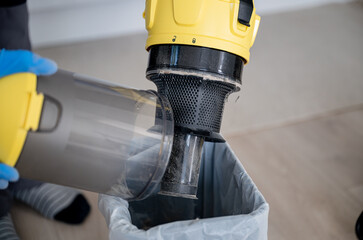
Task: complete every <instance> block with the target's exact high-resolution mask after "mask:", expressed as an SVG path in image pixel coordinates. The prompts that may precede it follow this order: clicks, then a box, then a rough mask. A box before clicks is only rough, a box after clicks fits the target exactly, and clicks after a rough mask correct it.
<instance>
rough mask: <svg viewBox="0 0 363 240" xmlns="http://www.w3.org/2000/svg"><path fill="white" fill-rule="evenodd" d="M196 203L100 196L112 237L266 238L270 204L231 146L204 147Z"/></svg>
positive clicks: (182, 239)
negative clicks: (126, 199)
mask: <svg viewBox="0 0 363 240" xmlns="http://www.w3.org/2000/svg"><path fill="white" fill-rule="evenodd" d="M202 155H203V156H202V164H201V172H200V178H199V183H198V184H199V187H198V194H197V197H198V199H195V200H194V199H184V198H176V197H169V196H163V195H154V196H152V197H149V198H147V199H145V200H142V201H133V202H129V203H128V202H127V201H125V200H122V199H120V198H116V197H111V196H105V195H101V196H100V199H99V208H100V210H101V212H102V213H103V215H104V216H105V218H106V221H107V223H108V226H109V229H110V239H112V240H116V239H133V240H134V239H158V240H159V239H173V240H186V239H193V240H194V239H223V240H225V239H248V240H252V239H253V240H255V239H267V226H268V212H269V206H268V204H267V202H266V201H265V199H264V197H263V196H262V194H261V193H260V192H259V190H258V189H257V187H256V185H255V184H254V183H253V181H252V179H251V178H250V177H249V176H248V174H247V173H246V171H245V170H244V168H243V166H242V164H241V163H240V161H239V160H238V158H237V157H236V155H235V154H234V153H233V151H232V150H231V148H230V146H229V145H228V144H227V143H205V145H204V149H203V153H202Z"/></svg>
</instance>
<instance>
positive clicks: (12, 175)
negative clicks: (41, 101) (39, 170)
mask: <svg viewBox="0 0 363 240" xmlns="http://www.w3.org/2000/svg"><path fill="white" fill-rule="evenodd" d="M56 71H57V64H56V63H55V62H54V61H52V60H49V59H46V58H42V57H40V56H39V55H37V54H34V53H32V52H30V51H27V50H5V49H2V50H1V51H0V78H2V77H4V76H7V75H10V74H13V73H20V72H32V73H35V74H36V75H50V74H53V73H55V72H56ZM0 81H1V79H0ZM0 161H1V159H0ZM18 179H19V173H18V171H17V170H16V169H15V168H12V167H10V166H8V165H5V164H3V163H0V189H6V188H7V187H8V185H9V182H15V181H17V180H18Z"/></svg>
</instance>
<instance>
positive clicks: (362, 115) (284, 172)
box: [13, 107, 363, 240]
mask: <svg viewBox="0 0 363 240" xmlns="http://www.w3.org/2000/svg"><path fill="white" fill-rule="evenodd" d="M227 140H228V142H229V144H230V145H231V146H232V149H234V151H235V153H236V154H237V156H238V157H239V159H240V160H241V162H242V163H243V165H244V167H245V168H246V170H247V172H248V173H249V174H250V175H251V177H252V179H254V181H255V183H256V184H257V186H258V187H259V189H260V190H261V192H262V193H263V195H264V196H265V198H266V200H267V201H268V202H269V204H270V217H269V239H273V240H274V239H276V240H277V239H279V240H283V239H286V240H287V239H289V240H290V239H295V240H297V239H329V240H330V239H355V236H354V224H355V221H356V219H357V217H358V215H359V213H360V212H361V211H362V210H363V107H359V108H357V109H355V110H351V111H342V112H338V113H332V114H330V115H327V116H324V117H321V118H318V119H313V120H310V121H305V122H300V123H296V124H290V125H287V126H281V127H278V128H273V129H265V130H263V131H259V132H255V133H249V134H242V135H238V134H237V135H236V136H231V137H228V138H227ZM87 197H88V199H89V200H90V202H91V204H92V206H93V210H92V215H91V217H90V218H88V220H87V221H86V222H85V223H84V224H83V225H81V226H68V225H65V224H61V223H57V222H54V221H49V220H46V219H44V218H42V217H41V216H40V215H38V214H35V213H34V212H33V211H32V210H30V209H28V208H26V207H25V206H23V205H19V204H18V205H16V206H15V208H14V209H13V217H14V220H15V222H16V227H17V230H18V232H19V233H20V236H21V237H22V239H24V240H29V239H37V240H43V239H57V240H58V239H59V240H66V239H79V240H81V239H107V228H106V225H105V222H104V219H103V217H102V216H101V215H100V213H99V212H98V209H97V196H96V195H95V194H91V193H87Z"/></svg>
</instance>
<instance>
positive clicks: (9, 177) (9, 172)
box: [0, 163, 19, 189]
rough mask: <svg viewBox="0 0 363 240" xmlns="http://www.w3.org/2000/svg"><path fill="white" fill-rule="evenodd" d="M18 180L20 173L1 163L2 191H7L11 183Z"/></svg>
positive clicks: (0, 184)
mask: <svg viewBox="0 0 363 240" xmlns="http://www.w3.org/2000/svg"><path fill="white" fill-rule="evenodd" d="M18 179H19V173H18V171H17V170H16V169H15V168H13V167H10V166H8V165H6V164H3V163H0V189H6V188H7V187H8V185H9V182H16V181H18Z"/></svg>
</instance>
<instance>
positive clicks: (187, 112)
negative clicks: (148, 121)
mask: <svg viewBox="0 0 363 240" xmlns="http://www.w3.org/2000/svg"><path fill="white" fill-rule="evenodd" d="M150 80H151V81H153V82H154V83H155V84H156V86H157V88H158V92H159V93H160V94H162V95H164V96H165V97H166V98H167V99H168V100H169V102H170V105H171V107H172V109H173V113H174V121H175V126H176V127H179V128H185V129H189V130H192V131H194V132H195V133H198V134H201V135H206V136H208V135H210V134H211V132H217V133H219V131H220V127H221V119H222V114H223V108H224V102H225V99H226V96H227V94H228V93H230V92H231V91H233V90H234V89H235V86H234V85H233V84H229V83H225V82H217V81H209V80H203V79H202V78H201V77H196V76H192V75H177V74H155V75H153V76H150Z"/></svg>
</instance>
